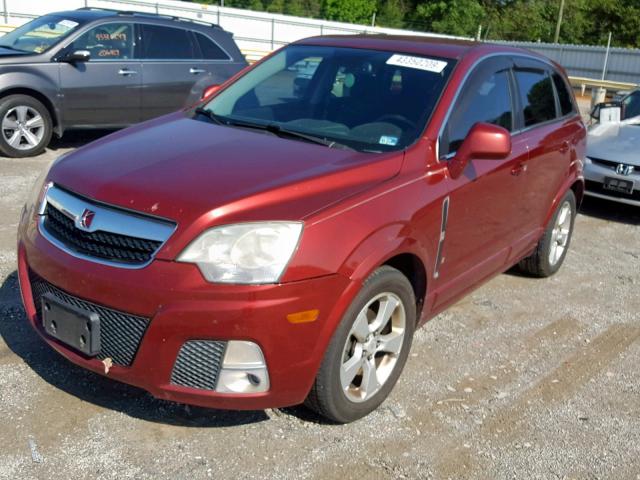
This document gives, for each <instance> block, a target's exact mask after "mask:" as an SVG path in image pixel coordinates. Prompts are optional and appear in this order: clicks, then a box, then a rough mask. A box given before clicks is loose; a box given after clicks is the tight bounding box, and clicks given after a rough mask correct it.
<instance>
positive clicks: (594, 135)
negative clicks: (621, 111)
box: [584, 116, 640, 207]
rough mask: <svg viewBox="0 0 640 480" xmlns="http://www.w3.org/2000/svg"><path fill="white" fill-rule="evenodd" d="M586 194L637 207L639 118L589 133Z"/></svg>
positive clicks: (639, 196)
mask: <svg viewBox="0 0 640 480" xmlns="http://www.w3.org/2000/svg"><path fill="white" fill-rule="evenodd" d="M584 178H585V180H586V192H585V194H586V195H590V196H592V197H598V198H604V199H607V200H613V201H615V202H620V203H626V204H629V205H635V206H639V207H640V116H635V117H632V118H629V119H628V120H623V121H621V122H612V123H600V124H597V125H596V126H594V127H593V128H592V129H591V130H590V131H589V136H588V141H587V158H586V161H585V166H584Z"/></svg>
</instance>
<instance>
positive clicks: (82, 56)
mask: <svg viewBox="0 0 640 480" xmlns="http://www.w3.org/2000/svg"><path fill="white" fill-rule="evenodd" d="M89 60H91V52H90V51H89V50H75V51H73V52H71V53H69V54H67V55H65V56H64V57H63V59H62V61H63V62H67V63H84V62H88V61H89Z"/></svg>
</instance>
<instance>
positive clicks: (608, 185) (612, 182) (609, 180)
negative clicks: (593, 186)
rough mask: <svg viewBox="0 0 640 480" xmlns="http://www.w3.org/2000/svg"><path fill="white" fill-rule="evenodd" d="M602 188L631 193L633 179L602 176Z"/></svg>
mask: <svg viewBox="0 0 640 480" xmlns="http://www.w3.org/2000/svg"><path fill="white" fill-rule="evenodd" d="M603 186H604V188H605V189H606V190H611V191H613V192H618V193H627V194H632V193H633V186H634V185H633V180H623V179H621V178H614V177H604V185H603Z"/></svg>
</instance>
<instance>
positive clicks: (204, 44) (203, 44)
mask: <svg viewBox="0 0 640 480" xmlns="http://www.w3.org/2000/svg"><path fill="white" fill-rule="evenodd" d="M195 35H196V38H197V39H198V45H200V51H201V52H202V57H203V58H205V59H207V60H228V59H229V56H228V55H227V54H226V53H224V50H222V49H221V48H220V47H219V46H218V45H216V44H215V43H214V42H213V41H212V40H211V39H210V38H208V37H205V36H204V35H201V34H199V33H196V34H195Z"/></svg>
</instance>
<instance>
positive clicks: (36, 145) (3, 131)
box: [0, 95, 53, 158]
mask: <svg viewBox="0 0 640 480" xmlns="http://www.w3.org/2000/svg"><path fill="white" fill-rule="evenodd" d="M52 131H53V127H52V122H51V115H49V111H48V110H47V108H46V107H45V106H44V105H43V104H42V102H40V101H38V100H36V99H35V98H33V97H30V96H28V95H9V96H8V97H5V98H3V99H2V100H0V151H2V153H4V154H5V155H6V156H8V157H13V158H21V157H31V156H33V155H37V154H39V153H41V152H42V151H44V149H45V148H46V146H47V145H48V144H49V141H50V140H51V134H52Z"/></svg>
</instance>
